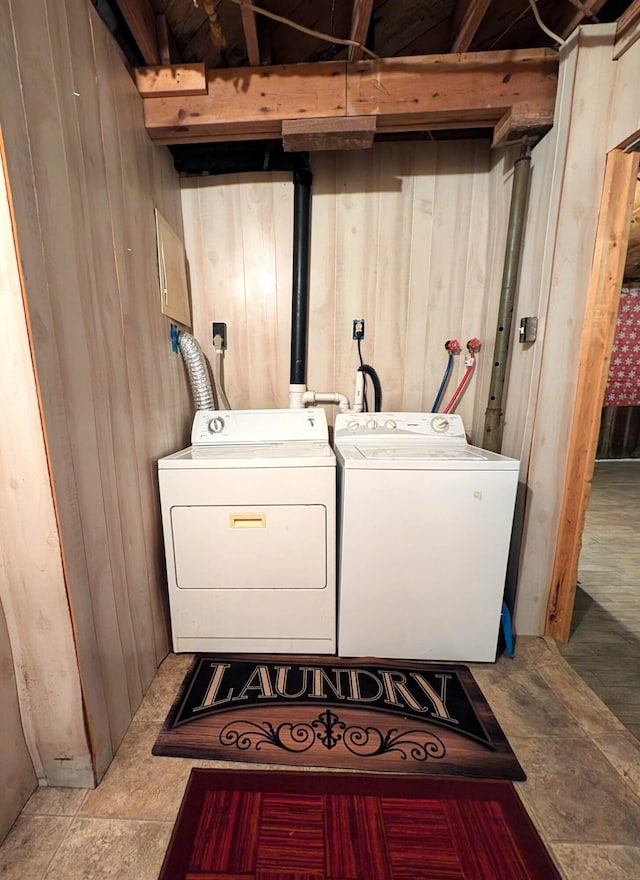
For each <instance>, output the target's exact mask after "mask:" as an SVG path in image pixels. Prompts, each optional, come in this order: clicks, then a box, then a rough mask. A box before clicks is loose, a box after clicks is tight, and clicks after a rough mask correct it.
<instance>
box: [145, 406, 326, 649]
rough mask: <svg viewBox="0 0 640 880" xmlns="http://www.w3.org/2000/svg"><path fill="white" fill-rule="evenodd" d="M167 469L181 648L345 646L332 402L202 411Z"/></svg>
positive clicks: (170, 557) (166, 517) (163, 477)
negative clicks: (340, 641)
mask: <svg viewBox="0 0 640 880" xmlns="http://www.w3.org/2000/svg"><path fill="white" fill-rule="evenodd" d="M191 441H192V445H191V446H190V447H188V448H187V449H184V450H182V451H181V452H177V453H175V454H173V455H169V456H167V457H166V458H162V459H160V461H159V462H158V477H159V484H160V501H161V508H162V525H163V530H164V541H165V554H166V563H167V579H168V584H169V604H170V612H171V625H172V632H173V648H174V651H176V652H180V651H197V652H204V651H245V652H270V653H277V652H279V653H304V652H306V653H314V654H328V653H333V652H335V647H336V594H335V497H336V494H335V484H336V480H335V456H334V454H333V452H332V450H331V447H330V446H329V443H328V429H327V420H326V415H325V412H324V410H322V409H306V410H302V409H300V410H260V411H255V410H234V411H224V412H223V411H212V412H208V411H204V412H199V413H198V414H197V415H196V419H195V421H194V425H193V431H192V437H191Z"/></svg>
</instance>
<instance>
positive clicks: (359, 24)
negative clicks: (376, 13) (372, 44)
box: [349, 0, 373, 61]
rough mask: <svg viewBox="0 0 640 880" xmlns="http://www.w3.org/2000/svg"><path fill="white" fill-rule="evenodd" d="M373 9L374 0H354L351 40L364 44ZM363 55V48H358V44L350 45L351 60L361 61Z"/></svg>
mask: <svg viewBox="0 0 640 880" xmlns="http://www.w3.org/2000/svg"><path fill="white" fill-rule="evenodd" d="M372 9H373V0H353V14H352V16H351V33H350V34H349V39H350V40H355V41H356V42H357V43H362V45H364V43H365V41H366V39H367V33H368V32H369V22H370V21H371V10H372ZM362 57H363V52H362V49H358V48H357V47H356V46H349V61H360V59H361V58H362Z"/></svg>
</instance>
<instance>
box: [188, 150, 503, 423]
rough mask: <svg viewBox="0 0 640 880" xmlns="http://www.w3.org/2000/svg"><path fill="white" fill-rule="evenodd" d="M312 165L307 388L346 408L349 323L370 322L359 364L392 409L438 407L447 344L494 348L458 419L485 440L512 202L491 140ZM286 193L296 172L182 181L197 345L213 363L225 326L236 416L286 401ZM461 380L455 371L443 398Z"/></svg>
mask: <svg viewBox="0 0 640 880" xmlns="http://www.w3.org/2000/svg"><path fill="white" fill-rule="evenodd" d="M311 163H312V171H313V199H312V223H311V229H312V245H311V271H310V278H311V281H310V319H309V325H310V333H309V358H308V374H307V379H308V381H307V385H308V387H309V388H312V389H314V390H316V391H331V390H338V391H342V392H344V393H346V394H347V395H348V396H349V397H350V398H352V396H353V386H354V379H355V371H356V368H357V365H358V359H357V350H356V345H355V343H354V342H353V340H352V320H353V319H354V318H364V319H365V322H366V325H365V340H364V342H363V345H362V351H363V357H364V360H365V362H367V363H370V364H372V365H373V366H374V367H375V369H376V371H377V372H378V374H379V376H380V379H381V382H382V386H383V393H384V397H383V408H384V409H389V410H394V409H395V410H406V411H411V410H420V411H424V410H429V409H430V408H431V405H432V403H433V400H434V397H435V394H436V391H437V388H438V385H439V382H440V378H441V376H442V372H443V370H444V367H445V364H446V353H445V350H444V343H445V341H446V340H447V339H450V338H453V337H456V338H458V339H459V340H460V341H461V342H462V343H463V345H464V344H465V343H466V340H467V339H469V338H470V337H472V336H478V337H480V338H481V339H482V341H483V343H485V346H484V347H483V350H482V352H481V354H480V357H479V360H478V370H477V375H476V376H475V377H474V380H473V381H474V384H473V385H472V386H470V388H469V390H468V393H467V394H465V396H464V398H463V399H462V402H461V405H460V406H459V408H458V412H459V413H460V414H461V415H462V417H463V419H464V421H465V424H466V425H467V426H468V428H469V430H472V431H473V433H474V435H475V436H477V437H478V438H480V437H481V429H482V418H483V416H484V408H485V407H486V394H487V389H488V371H487V370H486V364H487V358H490V357H491V354H492V347H493V336H494V334H495V314H496V309H497V301H498V295H499V286H500V277H499V273H498V283H497V289H496V284H495V277H496V272H495V265H499V266H501V265H502V259H503V255H504V235H503V230H504V228H505V227H504V218H505V217H506V214H507V211H508V199H509V194H510V180H507V181H506V182H505V181H503V180H502V179H499V175H497V174H495V175H494V174H493V173H492V171H491V167H490V166H491V155H490V149H489V145H488V143H487V142H485V141H457V142H455V141H453V142H452V141H450V142H446V143H434V142H405V143H388V144H377V145H375V146H374V148H373V149H372V150H368V151H358V152H353V153H348V152H345V153H339V152H336V153H314V154H312V159H311ZM292 196H293V185H292V183H291V182H290V176H289V175H279V176H275V175H270V174H239V175H224V176H221V177H203V178H185V179H183V183H182V200H183V217H184V224H185V243H186V247H187V256H188V259H189V265H190V274H191V283H192V296H193V308H194V332H195V334H196V336H197V337H198V338H199V340H200V343H201V345H202V346H203V348H204V350H205V353H206V354H208V355H209V357H212V349H211V322H212V321H214V320H215V321H226V322H227V325H228V334H229V343H228V350H227V354H226V358H225V379H226V389H227V395H228V397H229V399H230V402H231V405H232V406H234V407H237V408H258V407H274V406H279V407H286V406H287V404H288V397H287V395H288V383H289V345H290V311H291V260H292V210H293V208H292V204H293V203H292ZM490 209H491V210H493V212H494V216H493V217H490V216H489V212H490ZM501 218H502V219H501ZM488 339H490V344H487V340H488ZM463 372H464V363H463V359H462V358H460V359H457V360H456V365H455V371H454V374H453V376H452V379H451V382H450V385H449V395H448V396H450V395H451V393H452V392H453V390H454V388H455V385H456V384H457V381H458V380H459V379H460V377H461V375H462V373H463ZM447 399H448V397H445V400H447ZM328 412H329V416H330V418H333V415H334V413H333V412H332V411H330V410H329V411H328ZM480 414H481V415H480ZM478 429H479V431H480V433H478Z"/></svg>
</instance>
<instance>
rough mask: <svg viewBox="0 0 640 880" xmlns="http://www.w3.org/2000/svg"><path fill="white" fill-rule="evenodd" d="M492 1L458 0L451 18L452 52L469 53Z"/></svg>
mask: <svg viewBox="0 0 640 880" xmlns="http://www.w3.org/2000/svg"><path fill="white" fill-rule="evenodd" d="M490 3H491V0H457V3H456V6H455V9H454V10H453V15H452V16H451V33H452V40H451V49H450V51H451V52H468V51H469V46H470V45H471V43H472V42H473V38H474V37H475V35H476V34H477V32H478V28H479V27H480V25H481V24H482V19H483V18H484V16H485V14H486V11H487V9H488V8H489V4H490Z"/></svg>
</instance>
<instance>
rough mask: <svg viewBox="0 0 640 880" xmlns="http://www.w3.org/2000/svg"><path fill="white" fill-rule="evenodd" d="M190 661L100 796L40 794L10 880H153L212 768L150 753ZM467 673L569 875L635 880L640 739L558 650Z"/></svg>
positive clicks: (20, 833) (155, 696)
mask: <svg viewBox="0 0 640 880" xmlns="http://www.w3.org/2000/svg"><path fill="white" fill-rule="evenodd" d="M189 660H190V658H189V657H187V656H184V655H183V656H176V655H170V656H169V657H168V658H167V659H166V660H165V662H164V663H163V664H162V666H161V667H160V669H159V671H158V674H157V676H156V678H155V679H154V681H153V683H152V685H151V688H150V690H149V692H148V693H147V695H146V697H145V699H144V702H143V703H142V705H141V707H140V709H139V711H138V713H137V714H136V716H135V718H134V720H133V722H132V723H131V726H130V728H129V730H128V732H127V735H126V737H125V739H124V741H123V743H122V745H121V747H120V749H119V750H118V753H117V755H116V757H115V759H114V761H113V763H112V765H111V767H110V768H109V770H108V772H107V774H106V776H105V778H104V779H103V781H102V782H101V784H100V785H99V786H98V788H96V789H95V790H93V791H77V790H71V789H53V788H51V789H47V788H41V789H39V790H38V791H36V792H35V794H34V795H33V796H32V797H31V799H30V801H29V802H28V803H27V805H26V807H25V808H24V810H23V812H22V814H21V815H20V817H19V818H18V820H17V822H16V824H15V825H14V827H13V829H12V830H11V832H10V834H9V836H8V837H7V839H6V841H5V843H4V845H3V846H2V847H1V848H0V877H2V878H3V880H26V878H29V880H45V878H46V880H108V878H109V880H110V878H118V880H129V878H130V880H157V876H158V873H159V870H160V865H161V863H162V859H163V856H164V852H165V849H166V847H167V844H168V842H169V837H170V834H171V829H172V827H173V822H174V820H175V818H176V815H177V810H178V807H179V804H180V800H181V798H182V793H183V790H184V787H185V784H186V781H187V777H188V775H189V771H190V769H191V767H193V766H200V767H202V766H213V765H212V762H206V761H188V760H184V759H181V758H156V757H153V756H152V755H151V747H152V745H153V742H154V740H155V737H156V734H157V731H158V729H159V726H160V724H161V723H162V721H163V720H164V717H165V715H166V712H167V710H168V708H169V706H170V704H171V702H172V700H173V697H174V695H175V693H176V690H177V688H178V686H179V684H180V682H181V681H182V678H183V676H184V673H185V671H186V669H187V666H188V664H189ZM471 668H472V671H473V674H474V676H475V677H476V680H477V681H478V684H479V685H480V687H481V688H482V690H483V692H484V694H485V696H486V697H487V699H488V700H489V703H490V705H491V706H492V708H493V710H494V712H495V714H496V716H497V718H498V720H499V722H500V723H501V725H502V726H503V728H504V731H505V733H506V734H507V736H508V738H509V741H510V742H511V744H512V746H513V748H514V750H515V752H516V754H517V756H518V758H519V760H520V761H521V763H522V765H523V766H524V769H525V771H526V773H527V775H528V779H527V781H526V782H524V783H517V784H516V787H517V790H518V792H519V794H520V796H521V798H522V800H523V801H524V803H525V805H526V807H527V809H528V811H529V814H530V815H531V817H532V818H533V820H534V822H535V824H536V826H537V827H538V829H539V831H540V833H541V835H542V837H543V839H544V840H545V842H546V843H547V846H548V847H549V849H550V851H551V853H552V854H553V856H554V858H555V859H556V862H557V864H558V866H559V868H560V870H561V872H562V876H563V877H564V878H566V880H603V878H607V880H623V878H625V880H637V878H638V876H640V869H639V867H638V866H639V865H640V742H639V741H638V740H637V739H636V738H635V737H634V736H633V735H632V734H631V733H630V732H629V731H628V730H627V729H626V728H625V726H624V725H623V724H622V723H621V722H620V721H619V720H618V719H617V718H616V717H615V716H614V715H613V714H612V713H611V712H610V711H609V709H607V707H606V706H604V704H603V703H602V702H601V701H600V700H599V699H598V698H597V697H596V696H595V695H594V694H593V692H592V691H591V689H590V688H589V687H588V686H587V685H586V684H585V683H584V682H583V681H582V680H581V679H580V678H579V676H578V675H577V674H576V672H575V671H574V670H572V669H571V667H570V666H569V665H568V664H567V663H566V662H565V661H564V659H563V658H562V656H561V655H560V653H559V651H558V649H557V647H556V645H555V643H554V642H551V641H549V640H546V639H542V638H533V637H531V638H521V639H520V640H519V643H518V648H517V652H516V657H515V659H514V660H509V659H508V658H506V657H504V656H503V657H501V658H500V659H499V661H498V662H497V663H496V664H495V665H480V664H471ZM236 766H240V765H236ZM249 766H251V767H253V768H256V767H258V766H259V765H256V764H252V765H249ZM487 880H491V878H487Z"/></svg>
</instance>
